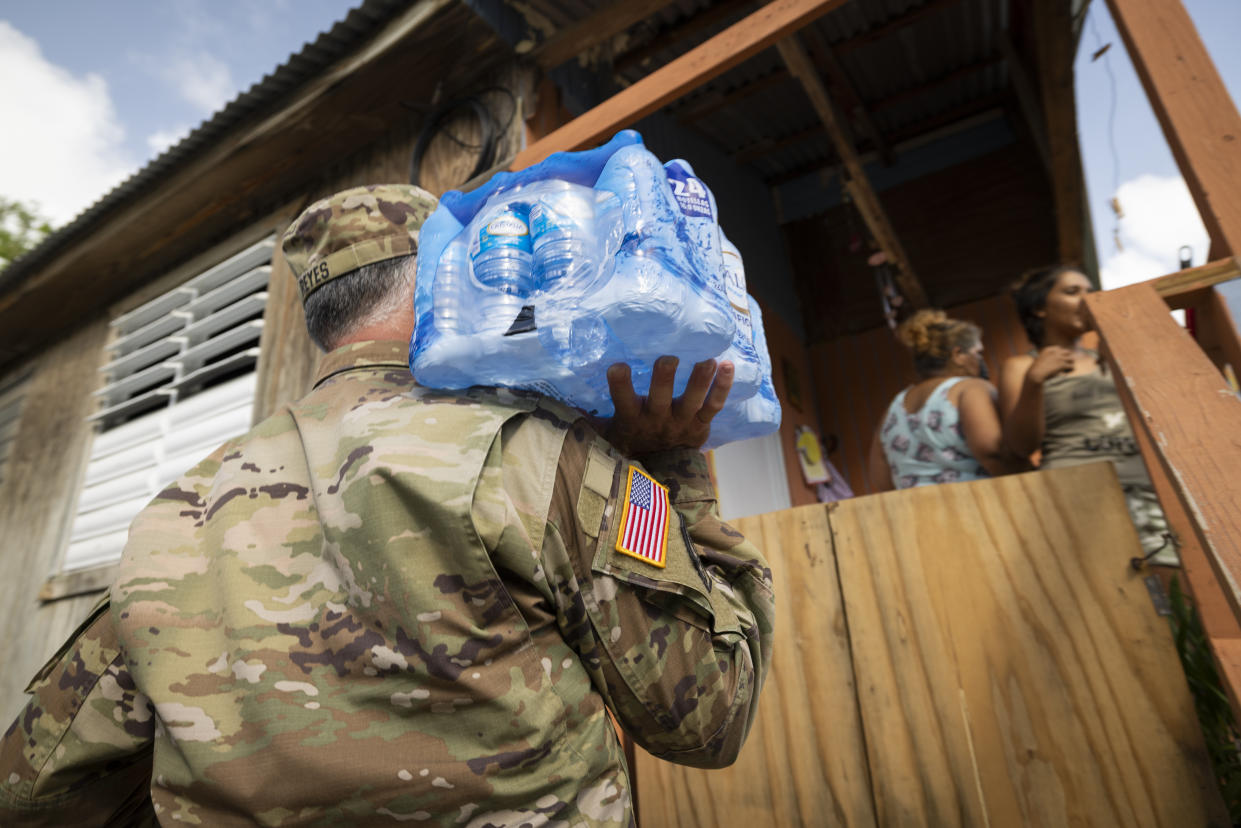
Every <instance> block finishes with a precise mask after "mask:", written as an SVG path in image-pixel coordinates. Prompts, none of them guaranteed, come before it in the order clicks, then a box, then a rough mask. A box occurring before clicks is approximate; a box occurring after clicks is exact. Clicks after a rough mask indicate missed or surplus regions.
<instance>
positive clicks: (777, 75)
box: [677, 66, 792, 124]
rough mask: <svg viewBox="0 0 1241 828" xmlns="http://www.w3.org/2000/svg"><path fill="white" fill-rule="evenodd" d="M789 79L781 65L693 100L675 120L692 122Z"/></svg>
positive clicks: (686, 122) (790, 76)
mask: <svg viewBox="0 0 1241 828" xmlns="http://www.w3.org/2000/svg"><path fill="white" fill-rule="evenodd" d="M789 80H792V75H790V74H789V72H788V70H787V69H785V68H784V67H782V66H781V67H777V68H776V69H773V70H772V71H771V72H768V73H767V74H766V75H763V76H762V77H760V78H757V79H755V80H752V81H749V82H748V83H743V84H741V85H740V86H737V87H734V88H732V89H729V90H727V91H721V92H717V93H715V94H712V95H709V96H706V97H705V99H704V100H701V101H695V102H694V103H693V104H691V105H690V107H689V109H687V110H686V111H685V113H684V114H682V115H679V116H677V120H678V121H679V122H680V123H682V124H692V123H693V122H694V121H698V120H701V119H702V118H705V117H707V116H708V115H710V114H712V113H713V112H718V111H719V110H721V109H723V108H724V107H726V106H730V105H732V104H734V103H736V102H737V101H740V100H744V99H745V98H748V97H750V96H751V95H755V94H757V93H759V92H762V91H763V90H764V89H770V88H771V87H773V86H778V85H780V84H782V83H785V82H786V81H789Z"/></svg>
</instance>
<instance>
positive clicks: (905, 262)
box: [776, 34, 927, 308]
mask: <svg viewBox="0 0 1241 828" xmlns="http://www.w3.org/2000/svg"><path fill="white" fill-rule="evenodd" d="M776 46H777V48H778V49H779V50H780V56H781V57H782V58H784V63H785V65H786V66H788V67H789V71H790V72H792V73H793V75H794V77H796V78H797V80H798V81H800V82H801V85H802V88H803V89H805V90H806V95H807V97H809V98H810V103H811V104H812V105H813V106H814V109H815V112H817V113H818V115H819V118H820V119H821V120H822V121H823V126H824V128H825V129H826V130H827V134H828V136H829V137H831V139H832V143H833V144H834V145H835V147H836V152H837V153H838V154H839V155H840V160H841V164H842V166H843V167H844V169H845V171H846V173H847V174H848V180H847V181H845V187H846V189H848V191H849V195H850V196H852V198H853V203H854V204H855V205H856V206H857V209H858V212H859V213H861V215H862V220H863V221H864V222H866V226H867V228H869V229H870V232H871V235H873V236H874V237H875V241H876V242H878V244H879V249H880V250H882V251H883V252H884V253H886V254H887V256H888V261H889V262H891V264H892V266H893V268H894V269H895V271H896V281H897V283H898V284H899V285H900V288H901V291H902V292H903V293H904V294H905V297H906V298H907V299H908V300H909V302H910V303H911V304H912V305H913V306H914V307H915V308H921V307H925V306H926V305H927V296H926V290H924V289H923V287H922V283H921V282H919V281H918V277H917V275H916V274H915V273H914V270H913V265H912V264H911V263H910V261H909V257H908V256H907V255H905V250H904V248H903V247H902V245H901V241H900V238H899V237H898V236H897V235H896V231H895V230H893V229H892V224H891V222H890V221H888V216H887V213H885V212H884V210H883V206H882V205H881V204H880V203H879V197H878V196H877V195H875V191H874V189H872V188H871V186H870V182H869V181H868V180H867V179H866V172H865V170H863V169H862V163H861V161H860V160H859V159H858V155H857V151H856V150H855V149H854V148H853V144H852V143H851V142H850V141H849V140H848V139H847V138H846V137H845V133H844V130H843V128H842V124H841V120H840V117H839V116H838V115H837V114H836V107H835V105H834V104H833V103H832V99H831V98H830V97H829V96H828V94H827V89H826V88H824V86H823V81H822V79H821V78H820V77H819V73H818V70H817V69H815V67H814V63H813V62H811V60H810V56H809V55H807V54H806V50H805V48H804V47H803V46H802V44H801V40H800V39H798V37H797V35H796V34H793V35H790V36H788V37H786V38H785V39H784V40H781V41H780V42H779V43H777V44H776Z"/></svg>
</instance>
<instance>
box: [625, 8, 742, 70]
mask: <svg viewBox="0 0 1241 828" xmlns="http://www.w3.org/2000/svg"><path fill="white" fill-rule="evenodd" d="M755 2H756V0H723V2H720V3H716V4H715V5H713V6H711V8H709V9H706V10H705V11H701V12H699V13H698V14H696V15H694V16H693V17H691V18H689V19H688V20H686V21H684V22H683V23H679V24H677V25H675V26H673V27H672V28H670V29H668V30H666V31H663V32H660V33H659V34H657V35H655V37H653V38H652V39H651V40H650V41H649V42H647V43H643V44H642V45H640V46H638V47H636V48H634V49H631V50H629V51H627V52H623V53H622V54H620V55H619V56H618V57H617V59H616V62H615V63H614V64H613V66H612V68H613V70H614V71H615V72H617V73H618V74H619V73H622V72H627V71H629V70H630V69H631V68H633V67H634V66H638V65H640V64H641V63H642V62H643V61H645V60H646V59H647V58H649V57H652V56H653V55H656V54H658V53H659V52H662V51H663V50H664V49H667V48H669V47H671V46H672V45H673V44H674V43H677V42H679V41H682V40H685V39H686V38H689V37H690V36H692V35H694V34H695V33H697V32H700V31H702V30H703V29H705V28H707V27H708V26H714V25H715V24H716V23H719V22H721V21H723V20H727V19H728V18H730V17H732V16H733V15H734V14H736V13H737V12H739V11H741V10H743V9H748V8H749V7H751V6H753V5H754V4H755Z"/></svg>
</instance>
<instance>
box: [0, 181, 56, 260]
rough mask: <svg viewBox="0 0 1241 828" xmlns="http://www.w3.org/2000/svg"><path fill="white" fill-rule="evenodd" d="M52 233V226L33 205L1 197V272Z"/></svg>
mask: <svg viewBox="0 0 1241 828" xmlns="http://www.w3.org/2000/svg"><path fill="white" fill-rule="evenodd" d="M51 232H52V225H51V224H50V223H49V222H48V220H47V219H45V218H44V217H43V216H41V215H39V213H38V208H36V207H35V206H34V205H33V204H24V203H22V202H20V201H16V200H14V199H8V198H5V197H4V196H0V270H3V269H4V268H6V267H8V265H9V262H11V261H13V260H14V259H16V258H17V257H18V256H20V255H22V254H23V253H25V252H26V251H27V250H29V249H31V248H32V247H34V246H35V245H37V244H38V243H39V242H41V241H43V239H44V237H46V236H47V234H48V233H51Z"/></svg>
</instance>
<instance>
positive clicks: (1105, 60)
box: [1074, 0, 1241, 288]
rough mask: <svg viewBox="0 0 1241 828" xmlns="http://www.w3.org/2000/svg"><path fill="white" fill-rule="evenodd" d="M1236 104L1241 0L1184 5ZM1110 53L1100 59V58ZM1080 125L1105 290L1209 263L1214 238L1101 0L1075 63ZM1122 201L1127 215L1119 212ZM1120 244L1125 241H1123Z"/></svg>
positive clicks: (1240, 77)
mask: <svg viewBox="0 0 1241 828" xmlns="http://www.w3.org/2000/svg"><path fill="white" fill-rule="evenodd" d="M1183 2H1184V4H1185V8H1186V9H1187V10H1188V11H1189V15H1190V17H1191V18H1192V19H1193V21H1194V25H1195V26H1196V27H1197V28H1198V34H1199V36H1200V37H1201V38H1202V41H1203V43H1204V44H1205V45H1206V48H1207V52H1208V53H1210V55H1211V59H1212V60H1213V61H1214V63H1215V68H1216V69H1217V70H1218V71H1219V74H1220V77H1221V78H1223V81H1224V85H1225V86H1226V87H1227V88H1228V90H1229V92H1230V93H1231V95H1232V98H1233V101H1234V103H1237V102H1238V101H1241V50H1238V49H1237V37H1238V35H1241V0H1183ZM1109 43H1110V44H1111V48H1110V49H1108V50H1107V52H1106V53H1104V55H1103V56H1102V57H1100V58H1099V59H1098V60H1092V56H1093V53H1094V52H1096V51H1098V50H1099V49H1100V48H1102V47H1103V46H1104V45H1106V44H1109ZM1074 68H1075V73H1076V79H1077V80H1076V84H1077V128H1078V137H1079V141H1080V144H1081V151H1082V166H1083V168H1084V171H1085V176H1086V195H1087V199H1088V203H1089V205H1090V213H1091V218H1092V220H1093V224H1094V233H1095V246H1096V249H1097V250H1098V253H1099V266H1100V276H1101V280H1102V283H1103V287H1104V288H1114V287H1120V286H1122V285H1127V284H1132V283H1133V282H1139V281H1142V280H1144V279H1152V278H1154V277H1156V276H1162V275H1164V274H1165V273H1171V272H1173V271H1175V270H1179V269H1180V266H1179V258H1178V250H1179V248H1180V247H1181V246H1182V245H1188V246H1190V247H1191V248H1193V255H1192V262H1193V264H1195V265H1199V264H1203V263H1204V262H1206V257H1207V247H1208V244H1207V233H1206V229H1205V228H1204V227H1203V226H1202V220H1201V219H1200V218H1199V217H1198V211H1197V210H1196V209H1195V207H1194V203H1193V199H1192V198H1190V195H1189V190H1188V188H1186V186H1185V182H1184V181H1183V180H1182V179H1181V175H1180V172H1179V171H1178V170H1177V167H1176V162H1175V161H1174V160H1173V158H1172V153H1171V151H1170V150H1169V149H1168V145H1167V142H1166V141H1165V140H1164V137H1163V133H1162V131H1161V130H1160V128H1159V123H1158V122H1157V121H1156V120H1155V115H1154V113H1153V112H1152V111H1151V108H1150V104H1149V103H1148V102H1147V100H1146V93H1145V92H1144V91H1143V89H1142V86H1141V84H1140V83H1139V81H1138V77H1137V73H1136V72H1134V70H1133V64H1132V63H1131V62H1130V61H1129V55H1128V54H1127V53H1126V51H1125V44H1124V43H1123V42H1122V41H1121V39H1120V37H1119V36H1118V35H1117V33H1116V27H1115V25H1114V24H1113V23H1112V18H1111V15H1110V14H1109V13H1108V10H1107V5H1106V3H1104V2H1103V0H1093V2H1091V4H1090V11H1089V12H1088V15H1087V19H1086V24H1085V27H1084V28H1083V31H1082V38H1081V42H1080V45H1079V47H1078V53H1077V61H1076V63H1075V65H1074ZM1113 195H1115V196H1116V197H1117V199H1118V201H1119V203H1120V207H1121V210H1122V211H1123V214H1124V217H1123V218H1120V219H1117V217H1116V215H1115V214H1114V213H1113V211H1112V208H1111V199H1112V197H1113ZM1117 238H1119V244H1118V243H1117Z"/></svg>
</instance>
